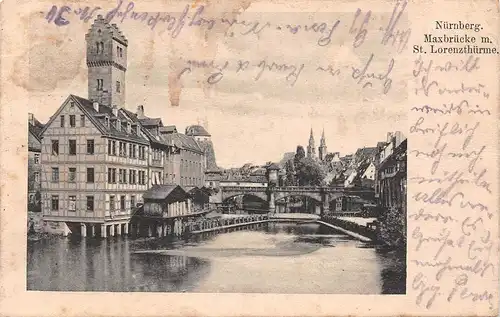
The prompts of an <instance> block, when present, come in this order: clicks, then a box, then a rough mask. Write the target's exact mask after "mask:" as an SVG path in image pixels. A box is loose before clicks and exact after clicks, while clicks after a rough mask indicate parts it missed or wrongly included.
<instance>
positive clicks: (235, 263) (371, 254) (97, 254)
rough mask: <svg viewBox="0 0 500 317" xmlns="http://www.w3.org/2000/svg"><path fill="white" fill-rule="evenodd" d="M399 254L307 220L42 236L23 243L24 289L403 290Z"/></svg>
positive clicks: (174, 290)
mask: <svg viewBox="0 0 500 317" xmlns="http://www.w3.org/2000/svg"><path fill="white" fill-rule="evenodd" d="M405 275H406V271H405V258H404V254H397V253H393V252H382V251H379V250H376V248H374V247H373V246H370V245H366V244H364V243H361V242H359V241H356V240H353V239H351V238H350V237H348V236H346V235H344V234H342V233H339V232H335V231H332V230H331V229H329V228H327V227H324V226H321V225H318V224H313V223H303V224H289V223H270V224H268V225H267V226H263V227H261V228H254V230H235V231H233V232H228V233H222V234H215V235H214V234H205V235H200V236H197V237H194V238H193V239H190V240H188V241H173V240H172V239H170V238H164V239H130V238H126V237H115V238H111V239H107V240H101V239H91V238H87V239H83V240H82V239H81V238H78V237H74V238H62V237H50V238H44V239H42V240H39V241H35V242H32V241H30V242H28V276H27V282H28V289H29V290H51V291H122V292H123V291H124V292H130V291H154V292H244V293H248V292H263V293H269V292H273V293H344V294H380V293H391V294H397V293H404V292H405V284H406V279H405Z"/></svg>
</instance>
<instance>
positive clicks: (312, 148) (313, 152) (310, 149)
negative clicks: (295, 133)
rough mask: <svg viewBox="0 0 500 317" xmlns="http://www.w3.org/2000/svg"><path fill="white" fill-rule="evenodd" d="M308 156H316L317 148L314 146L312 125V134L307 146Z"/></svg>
mask: <svg viewBox="0 0 500 317" xmlns="http://www.w3.org/2000/svg"><path fill="white" fill-rule="evenodd" d="M307 156H308V157H311V158H312V157H315V156H316V148H315V146H314V133H313V129H312V127H311V134H310V136H309V145H308V146H307Z"/></svg>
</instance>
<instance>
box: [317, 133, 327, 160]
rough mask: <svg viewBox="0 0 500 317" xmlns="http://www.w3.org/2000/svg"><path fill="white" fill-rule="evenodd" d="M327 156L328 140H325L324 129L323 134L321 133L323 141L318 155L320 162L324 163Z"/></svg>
mask: <svg viewBox="0 0 500 317" xmlns="http://www.w3.org/2000/svg"><path fill="white" fill-rule="evenodd" d="M326 154H328V152H327V150H326V139H325V129H323V133H321V141H320V143H319V148H318V155H319V159H320V161H324V160H325V157H326Z"/></svg>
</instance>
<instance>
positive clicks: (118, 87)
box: [116, 81, 120, 92]
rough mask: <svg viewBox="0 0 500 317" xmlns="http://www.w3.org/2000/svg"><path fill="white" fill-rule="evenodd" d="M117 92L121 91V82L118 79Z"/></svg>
mask: <svg viewBox="0 0 500 317" xmlns="http://www.w3.org/2000/svg"><path fill="white" fill-rule="evenodd" d="M116 92H120V82H119V81H116Z"/></svg>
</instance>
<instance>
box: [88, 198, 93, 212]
mask: <svg viewBox="0 0 500 317" xmlns="http://www.w3.org/2000/svg"><path fill="white" fill-rule="evenodd" d="M87 211H94V196H87Z"/></svg>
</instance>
